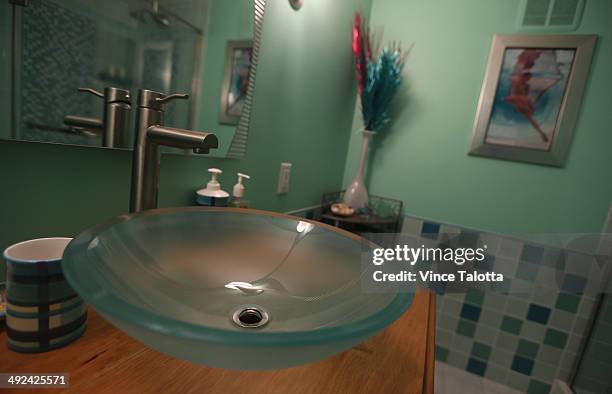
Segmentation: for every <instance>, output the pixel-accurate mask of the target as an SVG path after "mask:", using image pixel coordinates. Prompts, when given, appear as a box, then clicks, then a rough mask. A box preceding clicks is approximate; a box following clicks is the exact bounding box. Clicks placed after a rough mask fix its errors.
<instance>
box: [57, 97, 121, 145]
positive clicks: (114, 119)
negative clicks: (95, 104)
mask: <svg viewBox="0 0 612 394" xmlns="http://www.w3.org/2000/svg"><path fill="white" fill-rule="evenodd" d="M79 92H86V93H91V94H93V95H94V96H97V97H100V98H102V99H103V100H104V115H103V118H102V119H97V118H87V117H83V116H72V115H68V116H65V117H64V124H66V125H67V126H73V127H77V128H80V129H84V130H101V131H102V146H104V147H107V148H130V145H129V144H130V141H129V129H130V110H131V108H132V105H131V101H130V100H131V97H130V91H129V90H124V89H119V88H110V87H109V88H105V89H104V93H100V92H98V91H97V90H94V89H90V88H79Z"/></svg>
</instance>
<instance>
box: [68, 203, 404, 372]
mask: <svg viewBox="0 0 612 394" xmlns="http://www.w3.org/2000/svg"><path fill="white" fill-rule="evenodd" d="M362 242H363V241H362V240H361V239H360V238H359V237H357V236H355V235H352V234H350V233H347V232H344V231H341V230H337V229H335V228H334V227H330V226H327V225H324V224H319V223H316V222H308V221H301V220H300V219H299V218H296V217H291V216H286V215H280V214H275V213H270V212H263V211H255V210H239V209H210V208H209V209H207V208H177V209H158V210H152V211H146V212H142V213H138V214H131V215H124V216H121V217H118V218H116V219H113V220H111V221H109V222H107V223H104V224H101V225H99V226H97V227H94V228H92V229H90V230H88V231H85V232H84V233H82V234H80V235H79V236H77V237H76V238H74V240H73V241H72V242H71V243H70V244H69V245H68V247H67V248H66V251H65V253H64V260H63V269H64V274H65V276H66V278H67V279H68V281H69V282H70V284H71V285H72V286H73V287H74V289H75V290H76V291H77V292H78V293H79V294H80V295H81V296H82V297H83V298H84V299H85V300H86V301H87V302H88V303H90V304H91V305H92V306H93V307H94V308H95V309H96V310H97V311H98V312H99V313H101V314H102V315H103V316H104V317H105V318H106V319H108V320H109V321H110V322H111V323H113V324H114V325H115V326H117V327H118V328H120V329H121V330H123V331H125V332H126V333H128V334H129V335H131V336H132V337H134V338H135V339H137V340H139V341H141V342H143V343H144V344H146V345H147V346H150V347H152V348H155V349H157V350H159V351H161V352H164V353H167V354H170V355H173V356H176V357H178V358H181V359H185V360H188V361H192V362H196V363H201V364H205V365H208V366H212V367H222V368H229V369H239V370H256V369H275V368H284V367H290V366H294V365H299V364H303V363H307V362H310V361H315V360H319V359H322V358H325V357H328V356H330V355H332V354H336V353H339V352H341V351H344V350H346V349H349V348H351V347H353V346H356V345H357V344H359V343H360V342H362V341H363V340H365V339H366V338H368V337H370V336H372V335H373V334H375V333H376V332H378V331H380V330H382V329H383V328H385V327H386V326H387V325H389V324H391V323H392V322H393V321H395V320H396V319H397V318H398V317H399V316H400V315H401V314H402V313H403V312H404V311H406V309H407V308H408V307H409V306H410V304H411V303H412V295H411V294H367V293H364V292H363V291H362V290H361V283H360V280H361V279H360V276H361V260H360V255H361V250H362Z"/></svg>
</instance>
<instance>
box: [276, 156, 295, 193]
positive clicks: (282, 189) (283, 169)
mask: <svg viewBox="0 0 612 394" xmlns="http://www.w3.org/2000/svg"><path fill="white" fill-rule="evenodd" d="M290 177H291V163H281V165H280V172H279V173H278V187H277V189H276V193H277V194H287V193H289V178H290Z"/></svg>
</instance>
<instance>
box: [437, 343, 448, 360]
mask: <svg viewBox="0 0 612 394" xmlns="http://www.w3.org/2000/svg"><path fill="white" fill-rule="evenodd" d="M435 349H436V353H435V355H436V360H437V361H441V362H446V360H448V349H447V348H444V347H442V346H438V345H436V348H435Z"/></svg>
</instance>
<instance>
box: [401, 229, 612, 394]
mask: <svg viewBox="0 0 612 394" xmlns="http://www.w3.org/2000/svg"><path fill="white" fill-rule="evenodd" d="M403 232H404V233H407V234H409V235H415V236H423V237H427V238H434V239H437V238H440V239H442V238H444V237H445V236H447V235H448V234H454V235H458V239H462V238H463V239H465V240H466V242H469V243H470V245H467V244H466V245H465V246H466V247H467V246H474V245H477V246H478V247H481V246H482V245H485V244H486V245H487V246H488V248H487V252H488V254H489V256H488V258H487V260H488V262H489V264H490V268H491V269H492V270H493V271H495V272H501V273H503V274H504V275H505V276H506V277H507V278H511V281H512V283H513V284H514V283H523V284H530V286H525V287H524V288H525V289H530V290H529V291H525V292H524V293H521V294H514V293H512V294H507V292H506V293H504V292H488V291H487V292H484V291H482V290H477V289H473V290H470V291H468V292H467V293H466V294H445V295H442V296H439V297H438V299H437V300H438V301H437V305H436V306H437V327H436V359H437V360H438V361H441V362H445V363H448V364H450V365H452V366H454V367H457V368H460V369H463V370H466V371H468V372H470V373H473V374H476V375H479V376H482V377H485V378H487V379H490V380H493V381H496V382H499V383H502V384H505V385H507V386H510V387H512V388H514V389H516V390H519V391H521V392H527V393H531V394H535V393H548V392H549V391H550V389H551V386H552V383H553V381H554V380H555V379H561V380H567V379H568V378H569V375H570V372H571V369H572V367H573V365H574V363H575V362H576V361H577V360H578V352H579V349H580V347H581V342H582V341H583V340H584V339H585V338H584V337H585V335H586V334H585V333H586V330H587V327H588V324H589V320H590V316H591V313H592V311H593V307H594V305H596V299H595V295H594V293H589V294H593V295H587V294H581V293H584V292H585V289H586V287H587V286H588V285H589V280H590V278H589V277H588V276H586V275H585V274H584V269H574V270H573V268H572V258H571V257H570V255H569V254H568V253H571V252H566V251H564V250H561V249H557V248H552V247H547V246H541V245H538V244H531V243H525V242H522V241H520V240H517V239H513V238H508V237H502V236H497V235H493V234H488V233H482V232H476V231H473V230H467V229H463V228H459V227H454V226H447V225H444V224H438V223H432V222H428V221H423V220H419V219H415V218H406V219H405V221H404V226H403ZM560 257H561V258H562V259H561V260H563V261H564V264H563V266H562V270H563V275H562V276H560V277H559V276H556V275H557V274H558V270H559V261H560ZM585 257H587V258H588V257H589V256H585V255H581V260H580V259H579V260H580V263H582V262H584V258H585ZM553 283H558V285H552V284H553ZM608 373H609V371H608Z"/></svg>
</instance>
